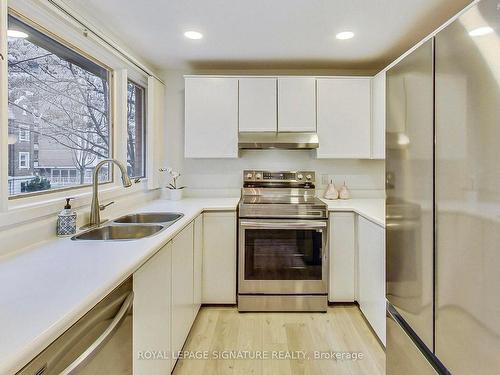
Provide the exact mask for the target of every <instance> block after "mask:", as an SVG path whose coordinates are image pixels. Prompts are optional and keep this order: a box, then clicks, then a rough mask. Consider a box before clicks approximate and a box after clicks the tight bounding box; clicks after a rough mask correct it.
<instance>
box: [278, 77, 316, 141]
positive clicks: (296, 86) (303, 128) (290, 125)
mask: <svg viewBox="0 0 500 375" xmlns="http://www.w3.org/2000/svg"><path fill="white" fill-rule="evenodd" d="M278 131H280V132H315V131H316V80H315V78H314V77H283V78H278Z"/></svg>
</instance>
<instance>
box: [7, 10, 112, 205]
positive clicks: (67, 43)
mask: <svg viewBox="0 0 500 375" xmlns="http://www.w3.org/2000/svg"><path fill="white" fill-rule="evenodd" d="M7 16H12V17H14V18H17V19H18V20H19V21H21V22H23V23H25V24H26V25H28V26H29V27H32V28H33V29H35V30H36V31H38V32H39V33H42V34H44V35H45V36H47V37H49V38H50V39H52V40H54V41H55V42H57V43H60V44H61V45H63V46H64V47H66V48H68V49H70V50H72V51H73V52H75V53H76V54H79V55H80V56H82V57H84V58H85V59H87V60H89V61H91V62H93V63H94V64H96V65H99V66H100V67H102V68H103V69H105V70H106V71H107V75H108V85H109V100H108V111H109V129H108V133H109V149H108V153H109V156H108V158H115V157H116V156H115V155H116V152H115V144H116V140H115V138H116V131H115V115H116V114H115V104H116V94H115V92H116V88H115V80H114V76H115V74H114V72H115V69H113V68H112V67H110V66H108V65H107V64H105V63H103V62H102V61H100V60H99V59H97V58H96V57H94V56H92V55H91V54H89V53H87V52H85V51H83V50H82V49H80V48H78V47H77V46H75V45H74V43H72V42H70V41H68V40H67V39H65V38H63V37H61V36H59V35H58V33H56V32H54V31H51V30H49V29H47V28H46V27H44V26H42V25H40V24H39V23H38V22H36V21H34V20H33V19H31V18H29V17H28V16H26V15H25V14H21V13H20V12H18V11H17V10H16V9H14V8H13V7H11V6H9V7H8V10H7ZM5 26H6V27H7V26H8V25H5ZM7 73H8V71H7ZM6 80H7V82H8V74H7V78H6ZM5 99H6V100H8V93H7V97H6V98H5ZM28 131H29V130H28ZM7 162H8V161H7ZM109 173H110V176H109V177H110V178H109V181H105V182H99V186H103V185H115V184H116V178H115V165H114V163H111V165H110V168H109ZM0 183H2V184H3V183H4V181H1V182H0ZM5 183H7V181H5ZM91 187H92V183H89V184H81V185H74V186H66V187H60V188H55V189H49V190H41V191H36V192H30V193H21V194H16V195H8V197H7V200H8V201H16V200H21V199H24V198H35V197H37V196H43V195H49V194H54V195H56V194H57V193H60V192H63V193H64V192H67V191H69V190H76V191H78V190H81V189H90V188H91Z"/></svg>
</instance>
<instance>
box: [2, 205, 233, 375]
mask: <svg viewBox="0 0 500 375" xmlns="http://www.w3.org/2000/svg"><path fill="white" fill-rule="evenodd" d="M238 200H239V199H238V198H209V199H184V200H182V201H178V202H172V201H167V200H156V201H153V202H150V203H148V204H147V205H145V206H143V207H140V208H139V209H136V210H134V211H135V212H146V211H173V212H182V213H183V214H184V217H183V218H182V219H180V220H179V221H177V222H176V223H175V224H173V225H172V226H170V227H169V228H167V229H166V230H164V231H162V232H160V233H159V234H157V235H155V236H152V237H149V238H144V239H141V240H135V241H117V242H101V241H71V240H70V239H69V238H65V239H55V240H52V241H46V242H44V243H40V244H38V245H36V246H33V247H31V248H29V249H25V250H23V251H21V252H19V253H17V254H15V255H13V256H10V257H5V258H2V259H1V260H0V337H1V339H0V374H12V373H15V372H17V371H18V370H20V369H21V368H22V367H23V366H24V365H25V364H26V363H27V362H29V361H30V360H31V359H32V358H34V357H35V356H36V355H37V354H38V353H40V352H41V351H42V350H43V349H44V348H45V347H46V346H47V345H49V344H50V343H51V342H52V341H54V340H55V339H56V338H57V337H58V336H59V335H60V334H61V333H63V332H64V331H65V330H66V329H68V328H69V327H71V325H73V324H74V323H75V322H76V321H77V320H78V319H80V318H81V317H82V316H83V315H84V314H85V313H86V312H87V311H89V310H90V309H91V308H92V307H93V306H94V305H95V304H97V303H98V302H99V301H100V300H101V299H102V298H103V297H105V296H106V295H107V294H108V293H109V292H110V291H112V290H113V289H114V288H115V287H117V286H118V285H119V284H120V283H121V282H123V281H124V280H125V279H126V278H127V277H129V276H130V275H131V274H132V273H133V272H134V271H135V270H137V269H138V268H139V267H140V266H141V265H142V264H143V263H144V262H145V261H146V260H147V259H149V258H150V257H151V256H152V255H153V254H155V253H156V252H157V251H158V250H159V249H160V248H161V247H162V246H163V245H164V244H166V243H167V242H168V241H169V240H170V239H171V238H173V237H174V236H175V234H177V233H178V232H179V231H180V230H181V229H182V228H183V227H184V226H185V225H186V224H188V223H189V222H191V221H192V220H193V219H194V218H195V217H196V216H197V215H198V214H200V213H201V212H202V211H210V210H235V209H236V206H237V204H238Z"/></svg>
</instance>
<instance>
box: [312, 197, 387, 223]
mask: <svg viewBox="0 0 500 375" xmlns="http://www.w3.org/2000/svg"><path fill="white" fill-rule="evenodd" d="M320 199H321V200H322V201H323V202H325V203H326V204H327V205H328V211H352V212H356V213H357V214H359V215H361V216H363V217H364V218H366V219H368V220H370V221H373V222H374V223H376V224H378V225H380V226H382V227H385V199H383V198H378V199H365V198H355V199H336V200H329V199H325V198H320Z"/></svg>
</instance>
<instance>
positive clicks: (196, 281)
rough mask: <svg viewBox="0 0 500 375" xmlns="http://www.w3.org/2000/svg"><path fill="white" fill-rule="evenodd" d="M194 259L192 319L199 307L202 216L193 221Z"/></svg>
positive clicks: (201, 269)
mask: <svg viewBox="0 0 500 375" xmlns="http://www.w3.org/2000/svg"><path fill="white" fill-rule="evenodd" d="M193 252H194V259H193V269H194V270H193V303H194V311H193V317H194V318H196V315H197V314H198V311H199V310H200V307H201V286H202V272H203V214H201V215H199V216H198V217H197V218H196V219H195V221H194V250H193Z"/></svg>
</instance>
